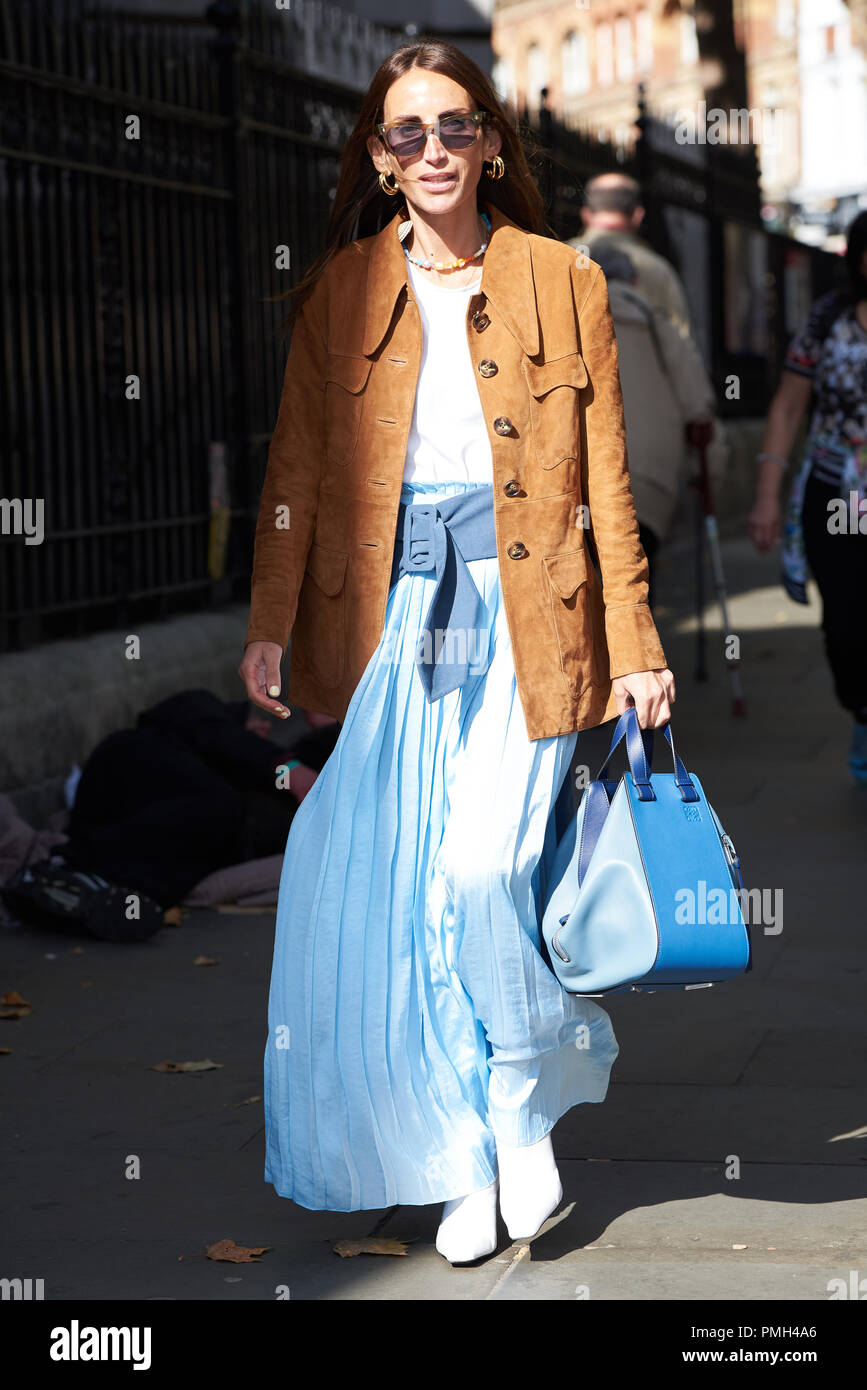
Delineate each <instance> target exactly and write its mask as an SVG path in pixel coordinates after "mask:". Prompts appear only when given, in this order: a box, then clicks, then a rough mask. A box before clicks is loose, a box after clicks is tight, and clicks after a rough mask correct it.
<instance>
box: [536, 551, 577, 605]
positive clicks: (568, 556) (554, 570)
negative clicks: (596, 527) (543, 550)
mask: <svg viewBox="0 0 867 1390" xmlns="http://www.w3.org/2000/svg"><path fill="white" fill-rule="evenodd" d="M543 558H544V562H545V568H546V570H547V571H548V578H549V580H550V581H551V585H552V587H553V588H554V590H555V591H556V592H557V593H558V594H559V595H560V597H561V598H571V597H572V595H573V594H574V592H575V590H576V589H577V588H579V586H580V585H581V584H584V583H586V580H587V557H586V555H585V553H584V551H583V550H569V551H567V552H566V553H565V554H564V555H545V556H544V557H543Z"/></svg>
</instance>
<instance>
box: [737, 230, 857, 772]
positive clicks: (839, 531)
mask: <svg viewBox="0 0 867 1390" xmlns="http://www.w3.org/2000/svg"><path fill="white" fill-rule="evenodd" d="M846 267H847V271H848V284H847V285H846V286H845V288H844V289H842V290H832V291H831V292H830V293H829V294H826V295H823V296H822V297H821V299H818V300H817V301H816V303H815V304H814V305H813V307H812V308H811V310H810V312H809V314H808V315H807V318H806V319H805V321H804V323H803V324H802V325H801V327H800V328H799V330H798V332H797V333H796V334H795V336H794V338H793V339H792V341H791V343H790V344H789V348H788V352H787V353H786V360H785V365H784V368H783V372H782V375H781V378H780V384H779V386H778V388H777V392H776V395H775V396H774V399H773V400H772V401H771V405H770V408H769V410H768V421H767V426H766V428H765V437H764V442H763V444H762V452H761V453H760V454H759V457H758V462H759V472H758V476H757V480H756V494H755V501H754V504H753V509H752V511H751V512H750V515H749V518H748V520H747V528H748V531H749V534H750V536H751V538H752V540H753V543H754V545H755V546H756V549H757V550H759V551H762V552H764V551H767V550H769V549H770V548H771V546H772V545H773V544H774V542H775V541H777V540H779V538H780V534H781V529H782V533H783V550H782V561H783V572H782V580H783V586H784V588H785V590H786V592H787V593H788V595H789V597H790V598H792V599H794V601H795V602H796V603H807V602H808V601H809V600H808V598H807V577H808V571H812V573H813V576H814V577H815V580H816V583H817V585H818V587H819V593H820V595H821V598H822V633H823V637H824V646H825V655H826V657H827V659H828V664H829V666H830V668H831V676H832V679H833V682H834V693H835V695H836V696H837V700H838V702H839V703H840V704H841V705H842V707H843V708H844V709H845V710H847V711H848V713H849V714H850V715H851V716H852V719H853V728H852V738H851V743H850V745H849V771H850V773H851V775H852V778H853V780H854V781H855V783H856V784H859V785H861V786H867V624H865V623H864V620H863V605H864V594H865V592H867V212H862V213H859V215H858V216H857V217H856V218H855V220H854V222H853V223H852V225H851V226H850V228H849V234H848V237H847V243H846ZM811 403H812V409H811V418H810V425H809V430H808V434H807V440H806V443H805V445H804V451H803V455H802V457H801V461H800V465H799V468H798V472H797V474H796V475H795V477H794V480H793V482H792V486H791V489H790V491H789V497H788V502H787V504H786V517H785V523H784V524H782V518H781V511H780V487H781V484H782V480H783V475H784V474H785V472H786V470H787V468H788V466H789V453H790V451H791V449H792V446H793V444H794V442H795V437H796V435H797V433H798V430H799V429H800V426H801V424H802V422H803V420H804V417H805V416H806V414H807V411H808V409H810V407H811Z"/></svg>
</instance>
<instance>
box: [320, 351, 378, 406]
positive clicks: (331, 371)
mask: <svg viewBox="0 0 867 1390" xmlns="http://www.w3.org/2000/svg"><path fill="white" fill-rule="evenodd" d="M372 366H373V362H372V361H371V359H370V358H369V357H344V356H342V355H341V354H340V353H333V352H332V353H330V354H329V356H328V364H327V366H326V368H325V380H326V381H336V382H337V384H338V386H342V387H343V388H344V390H345V391H351V392H352V394H353V395H357V394H358V392H359V391H363V390H364V385H365V382H366V381H367V378H368V376H369V375H370V369H371V367H372Z"/></svg>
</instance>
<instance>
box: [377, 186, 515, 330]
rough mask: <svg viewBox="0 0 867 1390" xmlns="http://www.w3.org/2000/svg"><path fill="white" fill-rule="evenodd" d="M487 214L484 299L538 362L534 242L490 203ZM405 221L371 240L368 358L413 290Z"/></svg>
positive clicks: (394, 222)
mask: <svg viewBox="0 0 867 1390" xmlns="http://www.w3.org/2000/svg"><path fill="white" fill-rule="evenodd" d="M484 209H485V211H486V212H487V214H488V216H489V217H490V219H491V235H490V239H489V242H488V249H487V251H486V252H485V256H484V260H483V261H482V283H481V285H480V287H479V293H481V294H484V295H485V296H486V297H487V298H488V299H489V300H490V301H491V303H492V304H493V306H494V308H495V309H496V311H497V313H498V314H500V315H501V317H502V319H503V321H504V323H505V324H506V327H507V328H508V329H509V331H510V333H512V334H513V335H514V337H516V338H517V339H518V342H519V343H520V344H521V346H522V348H523V349H524V351H525V353H526V354H527V356H528V357H535V356H536V354H537V353H538V351H539V321H538V317H537V312H536V293H535V288H534V285H533V263H532V259H531V255H530V239H529V236H528V235H527V233H526V232H525V231H524V229H523V228H522V227H519V226H518V224H517V223H516V222H513V221H512V219H511V218H510V217H508V216H507V215H506V214H505V213H504V212H502V211H501V209H500V208H498V207H497V206H496V205H495V204H494V203H485V204H484ZM404 220H405V218H404V215H403V210H401V211H400V212H396V213H395V215H394V217H393V218H392V219H391V221H390V222H388V223H387V224H386V225H385V226H384V227H383V228H382V230H381V231H379V232H377V233H376V234H375V236H374V237H373V239H372V243H371V247H370V252H369V258H370V264H369V266H368V276H367V303H366V306H365V322H364V336H363V340H362V349H361V350H362V352H363V353H364V355H365V357H370V356H371V355H372V354H373V353H375V352H376V350H377V348H378V347H379V345H380V343H381V342H382V340H383V338H384V337H385V334H386V332H387V330H388V326H389V324H390V323H391V319H392V315H393V313H394V306H395V302H396V300H397V297H398V295H399V294H400V292H401V290H402V289H403V288H404V287H405V286H407V287H408V286H409V269H408V266H407V261H406V257H405V256H404V254H403V244H402V242H401V241H400V239H399V237H398V231H399V229H400V224H401V222H403V221H404Z"/></svg>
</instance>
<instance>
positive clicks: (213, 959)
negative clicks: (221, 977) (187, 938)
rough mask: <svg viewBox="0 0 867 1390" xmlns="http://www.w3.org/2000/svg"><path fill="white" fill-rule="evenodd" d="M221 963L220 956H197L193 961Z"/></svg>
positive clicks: (201, 963) (197, 963)
mask: <svg viewBox="0 0 867 1390" xmlns="http://www.w3.org/2000/svg"><path fill="white" fill-rule="evenodd" d="M219 964H220V961H219V958H218V957H217V956H196V959H195V960H194V961H193V965H219Z"/></svg>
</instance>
